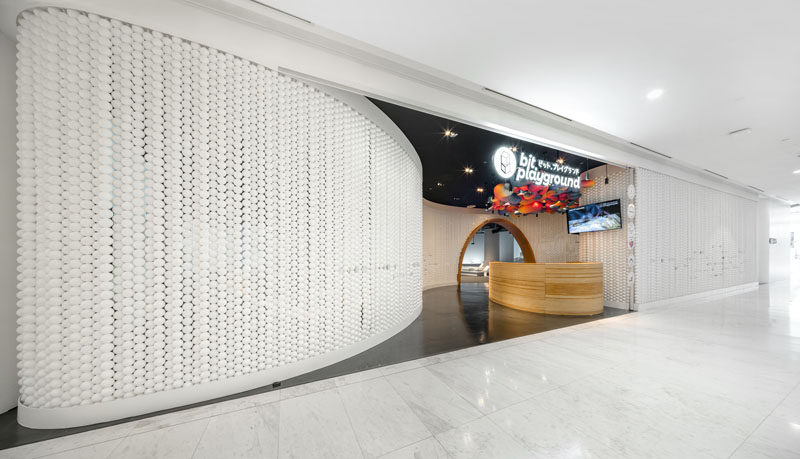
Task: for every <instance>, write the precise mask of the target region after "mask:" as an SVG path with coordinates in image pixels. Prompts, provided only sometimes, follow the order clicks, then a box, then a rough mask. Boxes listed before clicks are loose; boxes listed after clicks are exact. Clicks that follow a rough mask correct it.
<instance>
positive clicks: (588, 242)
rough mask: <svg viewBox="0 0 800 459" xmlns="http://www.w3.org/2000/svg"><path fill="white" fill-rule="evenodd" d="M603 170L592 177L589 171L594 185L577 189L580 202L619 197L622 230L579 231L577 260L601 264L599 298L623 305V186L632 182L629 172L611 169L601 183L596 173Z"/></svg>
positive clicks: (625, 202) (625, 292) (625, 285)
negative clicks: (606, 179) (579, 191)
mask: <svg viewBox="0 0 800 459" xmlns="http://www.w3.org/2000/svg"><path fill="white" fill-rule="evenodd" d="M604 169H605V168H598V170H597V172H598V174H597V175H596V176H595V175H594V174H592V178H594V179H595V182H596V184H595V186H593V187H591V188H584V189H582V190H581V193H583V195H582V196H581V199H580V203H581V205H585V204H594V203H598V202H603V201H611V200H613V199H619V200H620V204H621V208H622V211H623V215H622V229H619V230H610V231H598V232H595V233H583V234H580V235H579V238H580V242H579V247H580V261H594V262H601V263H603V297H604V299H605V302H606V304H611V305H614V306H618V307H623V306H624V307H627V305H628V297H629V293H628V292H629V290H630V289H629V288H628V283H627V278H626V273H627V271H628V270H627V262H628V261H627V253H628V252H627V246H626V243H627V230H628V224H629V221H628V218H626V215H625V209H626V208H627V207H628V203H629V202H630V200H629V199H628V194H627V188H628V185H629V184H630V183H632V176H633V174H632V171H629V170H626V169H619V168H613V169H612V170H613V171H614V172H609V173H608V183H605V177H606V175H605V174H604V173H600V172H601V171H603V170H604ZM592 172H595V170H593V171H592ZM634 226H635V224H634Z"/></svg>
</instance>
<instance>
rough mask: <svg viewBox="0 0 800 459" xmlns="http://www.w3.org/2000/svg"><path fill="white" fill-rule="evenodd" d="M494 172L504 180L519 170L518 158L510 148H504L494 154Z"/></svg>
mask: <svg viewBox="0 0 800 459" xmlns="http://www.w3.org/2000/svg"><path fill="white" fill-rule="evenodd" d="M492 161H493V162H494V170H496V171H497V173H498V174H499V175H500V177H503V178H506V179H507V178H509V177H511V176H512V175H514V172H515V171H516V170H517V156H516V155H515V154H514V152H513V151H511V149H510V148H507V147H502V148H499V149H498V150H497V151H496V152H494V157H493V158H492Z"/></svg>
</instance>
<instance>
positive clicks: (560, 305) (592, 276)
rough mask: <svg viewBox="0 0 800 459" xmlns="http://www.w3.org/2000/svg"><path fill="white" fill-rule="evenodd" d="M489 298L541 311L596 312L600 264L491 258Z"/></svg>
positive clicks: (600, 288)
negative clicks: (519, 261) (502, 260)
mask: <svg viewBox="0 0 800 459" xmlns="http://www.w3.org/2000/svg"><path fill="white" fill-rule="evenodd" d="M489 299H490V300H492V301H494V302H495V303H499V304H501V305H503V306H507V307H509V308H514V309H521V310H523V311H530V312H539V313H544V314H558V315H579V316H586V315H593V314H599V313H601V312H603V264H602V263H503V262H497V261H493V262H492V263H491V267H490V268H489Z"/></svg>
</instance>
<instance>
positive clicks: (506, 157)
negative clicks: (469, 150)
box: [492, 147, 581, 189]
mask: <svg viewBox="0 0 800 459" xmlns="http://www.w3.org/2000/svg"><path fill="white" fill-rule="evenodd" d="M492 162H493V163H494V170H495V171H496V172H497V174H498V175H499V176H500V177H502V178H504V179H508V178H511V177H512V176H513V177H514V181H516V182H533V183H535V184H536V185H545V186H550V185H556V186H565V187H567V188H575V189H580V187H581V179H580V176H579V175H580V170H579V169H578V168H575V167H572V166H567V165H565V164H559V163H554V162H550V161H545V160H543V159H536V157H535V156H534V155H531V154H526V153H522V152H520V154H519V161H517V155H516V154H515V153H514V152H513V151H512V150H511V149H510V148H508V147H500V148H498V149H497V151H495V152H494V156H493V157H492Z"/></svg>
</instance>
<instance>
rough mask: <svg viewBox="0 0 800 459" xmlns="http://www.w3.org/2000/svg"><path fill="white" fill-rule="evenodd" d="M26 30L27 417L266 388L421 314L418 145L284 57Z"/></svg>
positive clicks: (22, 84)
mask: <svg viewBox="0 0 800 459" xmlns="http://www.w3.org/2000/svg"><path fill="white" fill-rule="evenodd" d="M18 41H19V43H18V70H17V76H18V80H17V81H18V120H17V121H18V132H19V144H18V148H19V150H18V154H19V174H20V179H19V205H18V210H19V243H20V247H21V249H20V257H19V271H20V275H19V279H20V281H19V291H20V294H19V303H18V308H19V309H18V315H19V321H18V323H19V327H18V339H19V354H18V358H19V378H20V387H21V389H20V411H19V420H20V422H21V423H22V424H24V425H27V426H30V427H39V428H53V427H67V426H74V425H80V424H88V423H95V422H101V421H105V420H110V419H117V418H122V417H126V416H131V415H136V414H141V413H145V412H149V411H154V410H158V409H164V408H168V407H172V406H179V405H183V404H186V403H192V402H196V401H200V400H204V399H208V398H213V397H216V396H221V395H225V394H230V393H235V392H239V391H242V390H246V389H249V388H253V387H257V386H261V385H265V384H269V383H271V382H272V381H276V380H281V379H285V378H288V377H291V376H293V375H296V374H300V373H303V372H306V371H310V370H312V369H314V368H319V367H321V366H324V365H327V364H330V363H332V362H335V361H337V360H340V359H342V358H345V357H347V356H350V355H353V354H355V353H357V352H360V351H361V350H364V349H366V348H368V347H370V346H371V345H374V344H376V343H377V342H379V341H381V340H383V339H385V338H387V337H388V336H391V334H393V333H395V332H396V331H398V330H400V329H402V328H403V327H404V326H405V325H407V324H408V323H409V322H410V321H411V320H413V319H414V318H415V317H416V316H417V314H418V313H419V310H420V308H421V267H420V261H421V227H422V223H421V217H422V210H421V169H420V166H419V160H418V158H417V157H416V154H415V153H414V152H413V150H409V149H408V148H405V147H406V144H407V142H406V143H405V144H404V143H402V142H398V140H396V137H394V136H393V135H390V133H387V132H385V130H384V129H381V128H380V127H379V126H378V125H377V124H376V123H375V122H374V121H373V120H372V119H371V118H370V117H369V116H364V114H362V113H359V112H358V111H356V110H354V109H353V107H352V106H350V105H346V104H345V103H343V102H342V101H341V100H338V99H337V98H335V97H333V96H331V95H330V94H327V93H325V92H323V91H320V90H318V89H316V88H313V87H310V86H308V85H306V84H304V83H301V82H299V81H297V80H293V79H291V78H288V77H286V76H283V75H281V74H279V73H276V72H274V71H271V70H269V69H267V68H266V67H263V66H260V65H258V64H255V63H252V62H249V61H245V60H243V59H240V58H238V57H236V56H233V55H231V54H227V53H223V52H220V51H217V50H214V49H209V48H205V47H203V46H201V45H199V44H197V43H191V42H187V41H183V40H180V39H178V38H173V37H170V36H166V35H162V34H160V33H158V32H151V31H148V30H145V29H142V28H139V27H136V26H131V25H127V24H124V23H121V22H118V21H113V20H106V19H104V18H101V17H97V16H94V15H86V14H83V13H79V12H75V11H63V10H56V9H51V10H47V11H45V10H32V11H28V12H25V13H24V14H23V15H22V16H21V18H20V21H19V26H18ZM362 99H363V98H362Z"/></svg>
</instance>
